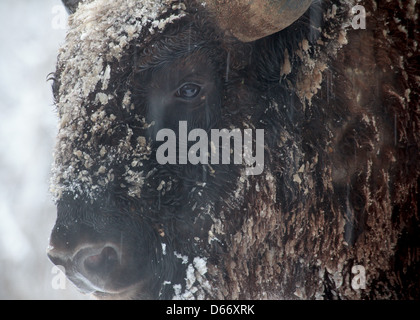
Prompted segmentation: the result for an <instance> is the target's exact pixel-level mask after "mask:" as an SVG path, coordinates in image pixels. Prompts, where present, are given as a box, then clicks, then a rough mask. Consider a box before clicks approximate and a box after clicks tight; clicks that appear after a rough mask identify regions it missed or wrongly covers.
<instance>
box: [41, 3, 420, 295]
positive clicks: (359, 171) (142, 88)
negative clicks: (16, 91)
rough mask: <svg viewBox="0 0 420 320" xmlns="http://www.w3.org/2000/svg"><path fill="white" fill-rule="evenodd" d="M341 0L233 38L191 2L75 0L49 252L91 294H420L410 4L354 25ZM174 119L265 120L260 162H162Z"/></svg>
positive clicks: (229, 123)
mask: <svg viewBox="0 0 420 320" xmlns="http://www.w3.org/2000/svg"><path fill="white" fill-rule="evenodd" d="M212 3H213V2H212ZM71 5H72V8H70V9H71V10H70V9H69V10H70V11H71V12H73V11H74V10H76V9H74V8H77V6H76V7H75V2H71ZM351 6H352V3H350V1H344V0H333V1H323V2H322V3H320V2H317V1H314V3H313V4H312V5H311V7H310V8H309V9H308V11H307V12H306V13H305V14H304V15H303V16H302V17H300V18H299V19H298V20H297V21H296V22H294V23H293V24H292V25H290V26H289V27H287V28H286V29H284V30H282V31H280V32H277V33H275V34H273V35H267V36H265V37H262V38H261V39H259V40H255V41H252V42H241V41H239V40H237V39H236V38H235V37H234V36H232V35H230V34H229V32H226V31H224V30H222V28H221V27H219V26H218V24H217V23H215V21H216V20H217V19H216V18H215V16H214V14H215V13H214V12H213V11H212V10H210V9H209V8H208V7H207V6H203V5H202V4H201V2H200V1H193V0H191V1H190V0H188V1H187V0H186V1H171V0H161V1H148V0H145V1H134V0H130V1H124V2H122V1H121V2H118V1H110V0H92V1H84V2H83V3H81V4H80V5H79V7H78V9H77V11H76V12H75V13H74V14H73V15H71V16H70V21H69V25H70V29H69V33H68V37H67V39H66V43H65V44H64V46H63V48H62V49H61V51H60V55H59V58H58V63H57V70H56V72H55V75H54V84H53V92H54V96H55V99H56V105H57V110H58V114H59V117H60V126H59V132H58V137H57V147H56V152H55V164H54V168H53V177H52V184H51V189H52V193H53V195H54V197H55V201H56V204H57V221H56V224H55V226H54V228H53V231H52V234H51V238H50V247H49V250H48V255H49V257H50V259H51V260H52V261H53V262H54V263H55V264H60V265H63V266H64V267H65V270H66V274H67V276H68V277H69V279H70V280H72V281H73V282H74V283H75V284H76V285H77V286H78V287H79V288H80V289H81V290H82V291H83V292H92V293H94V295H96V296H97V297H100V298H139V299H170V298H177V299H190V298H197V299H209V298H218V299H236V298H246V299H249V298H258V299H261V298H270V299H272V298H283V299H296V298H304V299H313V298H327V299H337V298H338V299H359V298H385V297H386V298H413V297H417V298H418V297H420V295H419V293H420V292H419V291H420V289H419V285H418V284H419V273H418V267H419V255H418V243H419V242H420V239H419V234H420V227H419V218H418V214H417V210H418V203H417V201H418V200H417V199H416V195H417V191H418V190H417V188H418V184H417V179H418V172H419V168H418V165H419V161H418V159H416V158H415V157H418V143H419V141H418V134H417V130H418V126H419V119H418V114H417V113H416V106H417V107H418V102H417V101H418V99H419V94H418V90H417V89H416V88H417V87H415V86H414V84H415V82H416V79H415V71H416V70H417V68H418V61H419V60H418V51H416V50H415V45H416V43H417V42H416V41H415V40H413V39H414V37H417V33H415V24H416V23H417V20H416V18H415V12H416V10H415V7H416V6H417V4H416V3H415V2H414V4H413V3H409V4H406V5H402V4H399V3H398V1H391V2H389V3H388V2H387V3H386V4H383V3H382V4H379V3H376V2H372V4H366V11H367V12H375V14H373V15H372V17H371V18H370V19H371V20H370V21H369V22H368V24H370V25H372V26H374V27H372V29H370V30H369V29H368V30H364V31H361V30H353V31H352V30H349V25H350V22H351ZM399 6H403V7H401V8H400V7H399ZM403 9H406V10H405V11H404V10H403ZM405 12H407V13H405ZM396 21H403V22H404V23H405V24H404V26H405V29H401V28H399V27H398V25H397V22H396ZM381 28H386V29H385V30H386V31H385V32H383V31H382V29H381ZM232 30H233V29H232ZM397 31H398V32H397ZM233 32H234V33H235V30H233ZM346 43H349V44H348V45H347V46H345V49H341V48H342V46H343V45H345V44H346ZM402 52H403V53H404V56H403V55H402ZM357 59H358V60H357ZM179 121H187V123H188V128H189V129H194V128H201V129H204V130H206V131H207V132H208V133H209V132H210V130H211V129H222V128H238V129H240V130H241V132H243V130H244V129H254V130H255V129H264V132H265V137H264V140H265V154H264V159H265V163H264V172H263V173H262V174H261V175H259V176H247V175H246V174H245V170H246V165H245V164H243V165H235V164H233V161H231V162H230V163H231V164H229V165H223V164H219V165H192V164H185V165H181V164H174V165H170V164H165V165H160V164H159V163H158V162H157V160H156V150H157V148H158V146H159V143H158V142H157V141H156V140H155V137H156V133H157V132H158V131H159V130H160V129H162V128H169V129H172V130H173V131H178V124H179ZM354 265H362V266H363V267H364V268H365V269H366V273H367V275H366V281H367V283H366V289H365V290H355V289H354V288H352V286H351V277H352V274H351V269H352V267H353V266H354Z"/></svg>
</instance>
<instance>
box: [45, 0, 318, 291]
mask: <svg viewBox="0 0 420 320" xmlns="http://www.w3.org/2000/svg"><path fill="white" fill-rule="evenodd" d="M78 2H81V1H73V2H71V3H69V5H71V7H69V12H75V13H74V14H72V15H71V16H70V18H69V26H70V28H69V31H68V35H67V38H66V42H65V44H64V45H63V47H62V48H61V50H60V53H59V57H58V63H57V69H56V72H55V75H54V84H53V92H54V96H55V100H56V105H57V110H58V114H59V119H60V122H59V132H58V137H57V146H56V150H55V164H54V168H53V178H52V184H51V189H52V193H53V195H54V197H55V201H56V204H57V221H56V224H55V226H54V228H53V231H52V234H51V238H50V246H49V249H48V255H49V257H50V259H51V260H52V261H53V262H54V263H55V264H58V265H62V266H64V268H65V271H66V275H67V276H68V278H69V279H70V280H71V281H72V282H73V283H75V284H76V286H77V287H79V288H80V289H81V290H82V291H83V292H92V293H94V294H95V295H96V296H98V297H104V298H107V297H111V298H113V297H122V298H170V297H173V296H174V295H180V294H181V292H184V291H186V290H187V289H191V288H193V285H194V283H195V282H199V283H200V284H201V287H200V288H201V289H195V291H194V290H190V292H192V294H195V295H196V296H197V297H204V296H205V295H206V292H207V291H210V290H211V286H210V285H209V284H208V282H207V279H206V277H205V274H206V271H207V267H208V266H207V264H208V263H210V262H211V263H212V265H217V260H218V259H221V258H223V253H224V251H225V250H226V248H225V242H224V234H223V231H222V227H221V225H220V224H221V222H220V221H221V220H220V219H221V217H224V216H226V215H229V219H227V220H228V221H230V223H231V224H232V226H234V227H235V226H240V223H241V221H242V219H243V214H242V213H241V212H240V211H241V209H240V208H242V207H241V204H242V203H243V202H244V199H243V198H244V194H243V192H242V191H243V190H242V189H243V187H241V186H242V185H243V181H244V179H247V177H246V176H244V165H240V164H233V163H230V164H198V165H194V164H191V163H187V164H181V163H177V164H160V163H159V162H158V161H157V157H156V153H157V149H158V147H159V145H160V143H159V142H158V141H157V140H156V135H157V133H158V132H159V130H161V129H164V128H169V129H172V130H173V131H174V132H178V130H179V123H180V121H186V123H187V125H188V129H189V130H192V129H203V130H205V132H207V133H209V132H210V130H211V129H222V128H227V129H232V128H238V129H240V130H244V129H247V128H248V129H249V128H251V129H255V128H256V127H257V126H258V121H259V119H260V117H261V114H262V113H263V112H264V110H265V108H263V107H261V106H267V104H268V100H267V99H266V97H264V94H262V93H264V92H268V91H269V90H270V88H269V84H270V81H269V79H267V76H266V78H264V77H263V75H262V74H263V73H264V72H263V70H264V69H270V68H272V69H273V72H278V71H275V70H276V69H278V67H279V65H278V64H279V63H281V59H280V60H278V61H276V63H277V65H268V66H267V65H265V63H264V59H261V52H264V51H258V50H255V48H256V47H255V45H254V42H249V41H254V40H256V39H257V38H262V37H265V36H267V35H268V34H270V33H273V32H276V31H279V30H280V29H282V28H285V27H286V26H288V25H289V24H291V23H292V22H293V21H295V20H296V19H298V18H299V17H300V16H301V15H302V14H303V13H304V12H305V11H306V9H307V8H308V6H309V3H310V2H311V1H294V3H298V5H296V4H294V5H292V4H291V3H292V2H293V1H277V2H273V1H254V2H253V4H248V2H247V1H235V2H234V4H232V5H230V4H229V5H227V4H226V3H225V2H223V1H206V2H202V1H187V0H185V1H172V0H159V1H155V0H150V1H149V0H144V1H135V0H129V1H111V0H94V1H84V2H82V3H80V4H79V3H78ZM219 2H220V4H219ZM222 2H223V5H221V3H222ZM241 2H243V3H242V6H239V5H238V3H241ZM266 2H267V3H266ZM273 3H275V4H273ZM262 4H263V5H262ZM77 5H78V9H77V10H76V8H77ZM270 6H271V7H270ZM273 8H274V9H275V10H273ZM266 11H267V12H269V13H270V14H267V12H266ZM273 11H275V12H278V14H273V13H272V12H273ZM237 14H240V15H242V18H241V17H237V16H236V15H237ZM273 26H274V28H273ZM238 39H239V40H238ZM268 49H269V48H267V50H268ZM264 58H267V59H266V61H267V63H268V64H269V63H272V62H271V61H272V59H270V57H269V56H267V57H264ZM282 59H283V58H282ZM279 130H281V129H280V128H279ZM209 259H211V260H212V261H209ZM186 275H187V276H186ZM200 290H201V291H200Z"/></svg>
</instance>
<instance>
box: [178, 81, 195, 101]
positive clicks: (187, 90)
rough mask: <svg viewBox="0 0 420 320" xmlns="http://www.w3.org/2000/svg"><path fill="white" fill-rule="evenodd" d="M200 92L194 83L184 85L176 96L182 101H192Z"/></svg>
mask: <svg viewBox="0 0 420 320" xmlns="http://www.w3.org/2000/svg"><path fill="white" fill-rule="evenodd" d="M200 91H201V87H200V86H199V85H198V84H195V83H185V84H183V85H182V86H181V87H180V88H179V89H178V90H177V92H176V94H175V95H176V96H177V97H179V98H183V99H193V98H195V97H196V96H198V94H199V93H200Z"/></svg>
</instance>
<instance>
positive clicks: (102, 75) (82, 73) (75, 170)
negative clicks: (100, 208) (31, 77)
mask: <svg viewBox="0 0 420 320" xmlns="http://www.w3.org/2000/svg"><path fill="white" fill-rule="evenodd" d="M170 9H171V10H172V11H173V12H175V13H173V14H170V15H168V14H166V15H165V13H167V12H168V11H169V10H170ZM184 10H185V5H184V4H183V3H180V2H179V1H177V2H176V3H174V1H173V0H158V1H156V0H143V1H136V0H127V1H113V0H92V1H84V2H83V3H81V4H80V6H79V9H78V10H77V12H76V13H75V14H73V15H71V16H70V18H69V31H68V34H67V38H66V42H65V44H64V45H63V46H62V47H61V49H60V51H59V57H58V63H57V70H60V78H59V81H60V89H59V92H58V97H59V99H58V101H57V109H58V113H59V117H60V122H59V132H58V136H57V144H56V150H55V165H54V167H53V170H52V171H53V177H52V182H51V192H52V194H53V197H54V199H55V200H56V201H57V200H59V199H60V198H61V196H62V194H63V192H64V191H69V192H72V193H76V194H81V195H83V196H87V198H90V199H94V198H95V195H97V194H98V193H99V192H100V191H101V190H102V189H103V188H105V187H106V186H107V185H108V183H110V182H112V181H113V180H114V174H113V172H112V169H109V168H112V163H117V162H118V161H121V160H122V159H121V158H122V157H124V155H128V154H129V155H131V156H130V160H132V161H131V163H132V166H131V168H130V167H128V168H126V174H125V175H124V176H125V179H126V182H127V184H129V185H130V186H131V187H130V188H129V191H128V193H129V195H131V196H139V195H140V190H141V186H142V183H143V179H144V178H143V172H142V171H141V170H139V169H138V168H139V167H141V165H142V164H141V159H142V157H143V158H144V156H145V155H147V154H148V151H149V149H148V146H147V145H146V143H145V139H144V137H139V138H138V139H137V142H138V143H137V144H136V145H132V144H131V143H130V138H131V136H132V130H130V128H128V134H127V138H126V139H125V140H124V139H123V140H121V141H120V142H119V145H118V146H117V147H115V148H106V147H105V146H102V147H100V148H98V146H95V145H94V144H95V137H99V136H101V135H102V134H104V133H105V134H109V133H110V132H111V131H112V130H113V126H114V124H115V120H116V117H115V115H113V114H107V113H106V112H105V111H104V106H105V105H107V104H108V103H109V102H110V101H111V100H113V99H115V98H116V97H115V96H114V95H113V94H112V93H109V92H108V91H107V89H108V86H109V83H110V81H112V79H111V74H112V71H113V70H112V67H111V62H112V61H115V60H118V61H119V60H120V59H121V57H122V55H123V52H124V50H125V48H126V47H127V46H128V45H129V44H130V43H132V41H133V40H135V39H137V38H138V37H139V36H140V34H144V33H145V32H146V34H147V33H149V34H154V33H155V32H161V31H163V30H164V29H165V26H166V25H167V24H168V23H172V22H173V21H175V20H178V19H180V18H182V17H183V16H185V14H186V13H185V11H184ZM162 16H164V18H160V17H162ZM92 94H94V98H92ZM92 100H93V101H92ZM92 104H93V105H94V106H95V108H94V109H95V112H94V113H93V114H91V115H88V112H87V107H90V106H92ZM122 104H123V105H122V106H121V107H122V108H125V107H129V106H130V92H127V94H126V95H125V97H124V99H123V102H122ZM88 119H89V120H91V121H92V122H93V123H94V124H95V125H93V126H91V127H90V128H89V132H86V128H85V123H86V121H87V120H88ZM88 134H90V135H91V138H90V140H89V139H88V136H87V135H88ZM83 137H84V138H85V141H86V139H88V141H87V147H90V149H89V153H87V152H83V151H82V150H75V148H74V146H75V145H76V143H75V142H76V141H78V139H80V138H83ZM90 144H91V145H90ZM95 148H97V149H98V150H96V152H95V151H94V150H95ZM121 151H124V152H121ZM94 164H97V165H98V169H97V171H96V173H95V176H96V177H97V183H93V181H92V178H91V177H90V175H89V174H88V170H89V169H90V168H92V166H93V165H94ZM81 167H82V168H85V169H86V170H83V169H80V168H81Z"/></svg>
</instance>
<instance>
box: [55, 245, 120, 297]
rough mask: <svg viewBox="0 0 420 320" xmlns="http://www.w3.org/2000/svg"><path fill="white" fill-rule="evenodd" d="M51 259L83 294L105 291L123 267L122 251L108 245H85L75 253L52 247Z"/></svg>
mask: <svg viewBox="0 0 420 320" xmlns="http://www.w3.org/2000/svg"><path fill="white" fill-rule="evenodd" d="M47 255H48V257H49V259H50V260H51V261H52V262H53V263H54V264H56V265H61V266H63V267H64V269H65V273H66V276H67V277H68V278H69V279H70V280H71V281H72V282H73V283H74V284H75V285H76V286H77V287H79V289H81V291H83V292H92V291H97V290H99V291H103V290H106V289H107V281H109V280H110V279H111V278H112V275H113V273H114V271H115V270H117V269H118V268H119V266H120V265H121V250H120V249H119V247H118V246H116V245H114V244H110V243H106V244H84V245H83V246H82V247H80V248H78V249H76V250H75V251H65V250H60V249H57V248H54V247H53V246H52V245H50V246H49V247H48V249H47Z"/></svg>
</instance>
